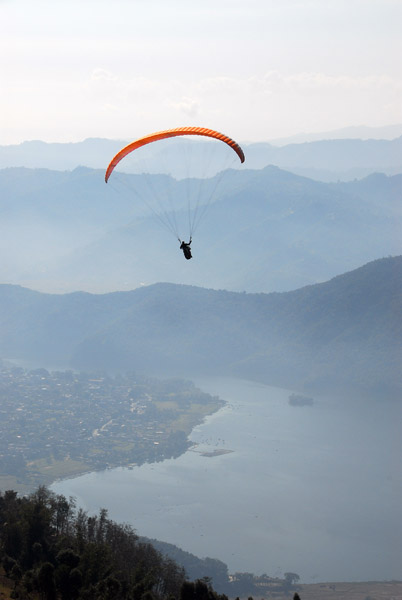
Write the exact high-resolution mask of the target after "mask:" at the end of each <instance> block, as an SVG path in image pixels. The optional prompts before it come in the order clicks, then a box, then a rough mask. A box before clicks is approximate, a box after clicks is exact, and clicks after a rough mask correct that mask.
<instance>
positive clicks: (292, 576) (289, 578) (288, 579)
mask: <svg viewBox="0 0 402 600" xmlns="http://www.w3.org/2000/svg"><path fill="white" fill-rule="evenodd" d="M283 576H284V578H285V588H287V589H289V588H291V587H292V586H293V584H294V583H296V582H297V581H299V580H300V576H299V575H298V574H297V573H292V572H290V571H289V572H287V573H284V574H283Z"/></svg>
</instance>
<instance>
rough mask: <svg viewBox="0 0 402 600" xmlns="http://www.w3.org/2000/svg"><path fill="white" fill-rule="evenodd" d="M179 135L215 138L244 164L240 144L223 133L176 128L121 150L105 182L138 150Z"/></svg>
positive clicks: (202, 129) (110, 165)
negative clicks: (122, 161) (124, 160)
mask: <svg viewBox="0 0 402 600" xmlns="http://www.w3.org/2000/svg"><path fill="white" fill-rule="evenodd" d="M179 135H203V136H206V137H210V138H214V139H216V140H220V141H222V142H224V143H225V144H227V145H228V146H230V147H231V148H232V149H233V150H234V151H235V152H236V154H237V155H238V157H239V158H240V162H242V163H243V162H244V153H243V150H242V149H241V148H240V146H239V144H237V143H236V142H235V141H234V140H232V139H230V138H229V137H227V136H226V135H223V133H219V132H218V131H214V130H213V129H206V128H204V127H176V128H175V129H167V130H166V131H158V132H157V133H151V134H150V135H146V136H145V137H142V138H139V139H138V140H135V141H134V142H131V144H128V146H125V147H124V148H122V150H120V151H119V152H118V153H117V154H116V156H114V157H113V158H112V160H111V161H110V164H109V166H108V168H107V169H106V174H105V182H106V183H107V182H108V179H109V177H110V175H111V174H112V172H113V169H114V168H115V166H116V165H117V164H118V163H119V162H120V161H121V159H122V158H124V157H125V156H127V154H130V152H132V151H133V150H136V149H137V148H141V146H145V145H146V144H150V143H151V142H156V141H158V140H163V139H165V138H170V137H176V136H179Z"/></svg>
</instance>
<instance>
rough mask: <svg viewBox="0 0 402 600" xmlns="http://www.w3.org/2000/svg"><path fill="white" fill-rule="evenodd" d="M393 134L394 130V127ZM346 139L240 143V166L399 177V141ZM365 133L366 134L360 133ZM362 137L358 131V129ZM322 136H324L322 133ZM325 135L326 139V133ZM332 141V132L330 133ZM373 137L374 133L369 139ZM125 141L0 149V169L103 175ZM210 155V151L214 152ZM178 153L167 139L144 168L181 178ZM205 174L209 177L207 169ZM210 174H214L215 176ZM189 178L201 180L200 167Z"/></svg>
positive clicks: (333, 177)
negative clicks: (165, 150)
mask: <svg viewBox="0 0 402 600" xmlns="http://www.w3.org/2000/svg"><path fill="white" fill-rule="evenodd" d="M394 130H395V131H399V130H398V129H397V128H394ZM354 131H355V134H356V130H353V128H351V129H350V134H351V138H350V139H344V138H343V136H344V135H345V133H343V134H342V133H340V134H338V135H340V136H341V137H340V138H334V139H314V136H313V139H312V141H303V142H300V141H299V142H297V140H298V139H300V138H296V139H295V141H294V142H292V143H284V142H283V141H282V142H281V141H280V140H279V141H278V144H277V145H275V143H267V142H261V143H252V144H249V143H246V144H242V147H243V149H244V152H245V155H246V163H245V165H246V167H247V168H249V169H261V168H264V167H266V166H268V165H275V166H277V167H280V168H282V169H286V170H288V171H291V172H293V173H296V174H299V175H304V176H306V177H311V178H312V179H317V180H320V181H338V180H344V181H350V180H352V179H354V178H361V177H365V176H367V175H369V174H370V173H374V172H382V173H385V174H388V175H394V174H397V173H401V172H402V137H401V133H400V132H399V136H398V137H396V138H395V139H364V140H363V139H357V138H354V137H352V136H353V132H354ZM365 131H366V132H367V130H365ZM358 132H359V133H362V131H361V130H358ZM323 135H324V134H323ZM327 135H329V134H327ZM333 135H334V136H336V132H333ZM373 135H374V134H373ZM130 141H131V140H107V139H98V138H91V139H86V140H84V141H82V142H76V143H70V144H65V143H64V144H63V143H46V142H41V141H30V142H23V143H22V144H18V145H9V146H0V169H1V168H7V167H28V168H46V169H54V170H62V171H64V170H73V169H75V168H76V167H78V166H86V167H90V168H94V169H103V170H105V169H106V167H107V165H108V164H109V162H110V160H111V159H112V157H113V156H114V155H115V154H116V152H118V150H120V149H121V148H122V147H123V146H125V145H126V144H127V143H129V142H130ZM205 144H207V145H208V144H209V147H210V148H211V149H212V148H214V147H215V145H216V142H212V143H211V142H205V141H204V142H198V141H194V142H191V143H190V142H188V145H189V147H190V148H191V149H190V150H189V152H191V154H192V155H193V156H194V157H196V156H197V153H200V154H201V155H203V154H204V152H205V150H204V146H205ZM214 152H215V151H214ZM224 152H225V146H224V144H219V146H218V150H217V151H216V160H215V163H216V170H219V169H221V168H222V167H221V165H222V160H221V155H222V156H223V155H224ZM137 156H138V155H137V154H135V155H132V156H131V157H128V158H126V159H125V161H124V165H121V168H122V169H123V171H125V172H127V173H135V172H138V169H139V165H138V162H137V161H136V157H137ZM182 157H183V154H182V149H181V144H180V141H178V140H175V139H172V140H170V142H169V146H168V155H167V156H162V153H161V152H158V146H156V150H155V153H154V154H153V156H152V158H151V159H149V160H148V161H147V168H149V169H150V170H151V171H152V172H154V173H161V172H163V173H169V174H171V175H172V176H173V177H175V178H183V177H186V176H187V173H186V171H185V170H184V169H183V164H182V163H183V160H182ZM211 169H212V170H209V172H208V173H209V175H211V174H214V170H213V165H211ZM216 170H215V172H216ZM191 175H192V176H203V166H200V169H199V170H198V171H195V172H194V173H192V174H191Z"/></svg>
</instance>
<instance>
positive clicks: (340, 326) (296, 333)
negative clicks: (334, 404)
mask: <svg viewBox="0 0 402 600" xmlns="http://www.w3.org/2000/svg"><path fill="white" fill-rule="evenodd" d="M401 302H402V257H394V258H385V259H380V260H377V261H374V262H372V263H369V264H367V265H365V266H363V267H361V268H359V269H356V270H355V271H352V272H349V273H346V274H344V275H341V276H338V277H335V278H334V279H332V280H330V281H328V282H326V283H322V284H317V285H312V286H307V287H304V288H301V289H299V290H296V291H294V292H285V293H281V294H278V293H272V294H246V293H235V292H226V291H216V290H207V289H203V288H196V287H191V286H183V285H174V284H162V283H161V284H156V285H152V286H149V287H145V288H140V289H137V290H134V291H131V292H118V293H112V294H105V295H91V294H86V293H74V294H66V295H61V296H57V295H50V294H41V293H39V292H33V291H30V290H26V289H23V288H20V287H18V286H9V285H3V286H1V287H0V311H1V312H0V315H1V320H0V325H1V334H0V356H2V357H3V358H9V359H13V358H14V359H16V358H17V359H20V360H25V361H35V362H36V364H41V365H42V366H49V365H63V366H67V365H70V366H72V367H74V368H76V369H80V370H99V369H102V370H109V371H127V370H137V371H139V372H142V373H148V374H152V375H163V376H171V375H172V376H181V377H183V376H185V377H188V376H195V375H206V374H219V375H225V374H227V375H235V376H239V377H244V378H249V379H255V380H259V381H263V382H266V383H271V384H275V385H280V386H292V387H293V388H298V389H306V390H314V389H322V390H326V391H330V390H331V389H338V390H339V389H347V388H349V389H351V388H354V389H356V388H358V389H360V390H362V391H366V392H367V391H370V392H371V393H375V394H377V395H381V396H384V395H391V396H394V395H395V394H396V393H399V392H400V391H401V390H402V381H401V373H402V370H401V368H400V367H401V360H402V355H401V347H402V346H401V341H402V321H401V318H400V316H401V309H402V306H401Z"/></svg>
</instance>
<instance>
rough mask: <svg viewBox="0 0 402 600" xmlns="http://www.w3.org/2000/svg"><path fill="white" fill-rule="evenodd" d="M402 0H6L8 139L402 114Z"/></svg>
mask: <svg viewBox="0 0 402 600" xmlns="http://www.w3.org/2000/svg"><path fill="white" fill-rule="evenodd" d="M401 30H402V0H243V1H239V0H196V1H195V0H107V1H106V0H0V145H9V144H19V143H21V142H23V141H25V140H33V139H41V140H44V141H48V142H75V141H81V140H83V139H85V138H88V137H103V138H110V139H119V140H130V139H135V138H136V137H140V136H141V135H145V134H147V133H150V132H153V131H158V130H160V129H169V128H171V127H177V126H186V125H198V126H202V127H209V128H213V129H217V130H219V131H222V132H223V133H225V134H226V135H229V136H230V137H232V138H234V139H236V140H237V141H239V142H254V141H266V140H272V139H275V138H279V137H286V136H291V135H295V134H298V133H302V132H319V131H328V130H332V129H338V128H343V127H348V126H357V125H366V126H371V127H378V126H384V125H391V124H394V123H401V122H402V60H401V57H402V36H401V35H400V32H401Z"/></svg>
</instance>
